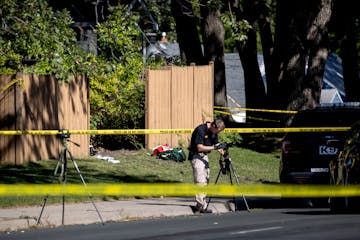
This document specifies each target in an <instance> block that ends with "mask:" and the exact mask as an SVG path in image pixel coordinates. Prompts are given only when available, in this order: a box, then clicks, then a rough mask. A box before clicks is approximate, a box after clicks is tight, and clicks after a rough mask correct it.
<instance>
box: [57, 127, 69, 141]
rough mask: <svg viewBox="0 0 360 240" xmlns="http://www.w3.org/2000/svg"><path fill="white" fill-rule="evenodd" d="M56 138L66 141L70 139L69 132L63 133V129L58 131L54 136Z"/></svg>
mask: <svg viewBox="0 0 360 240" xmlns="http://www.w3.org/2000/svg"><path fill="white" fill-rule="evenodd" d="M56 137H57V138H59V139H67V138H70V132H69V130H67V132H66V131H64V130H63V129H60V130H59V133H58V134H56Z"/></svg>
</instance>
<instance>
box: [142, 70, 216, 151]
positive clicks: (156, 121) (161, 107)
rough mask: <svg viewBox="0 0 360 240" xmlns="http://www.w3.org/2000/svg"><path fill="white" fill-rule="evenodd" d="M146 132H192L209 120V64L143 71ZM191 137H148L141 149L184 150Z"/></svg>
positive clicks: (178, 135) (211, 108)
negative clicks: (163, 147)
mask: <svg viewBox="0 0 360 240" xmlns="http://www.w3.org/2000/svg"><path fill="white" fill-rule="evenodd" d="M146 79H147V81H146V109H145V110H146V111H145V116H146V120H145V121H146V129H193V128H194V127H196V126H197V125H199V124H201V123H203V122H205V121H207V120H212V118H213V104H214V100H213V99H214V97H213V96H214V90H213V84H214V80H213V79H214V75H213V64H210V65H207V66H195V65H193V66H187V67H177V66H170V67H166V68H164V69H160V70H151V69H148V70H147V72H146ZM190 137H191V134H149V135H146V137H145V147H146V148H147V149H151V148H153V147H154V146H157V145H160V144H165V143H167V144H169V145H170V146H172V147H175V146H183V147H187V146H188V143H189V140H190Z"/></svg>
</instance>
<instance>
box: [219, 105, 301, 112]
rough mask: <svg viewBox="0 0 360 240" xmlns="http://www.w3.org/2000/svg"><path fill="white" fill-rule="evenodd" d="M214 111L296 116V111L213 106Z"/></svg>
mask: <svg viewBox="0 0 360 240" xmlns="http://www.w3.org/2000/svg"><path fill="white" fill-rule="evenodd" d="M214 108H215V109H216V108H217V109H229V110H241V111H252V112H271V113H287V114H296V113H297V111H291V110H272V109H255V108H239V107H234V108H230V107H221V106H214Z"/></svg>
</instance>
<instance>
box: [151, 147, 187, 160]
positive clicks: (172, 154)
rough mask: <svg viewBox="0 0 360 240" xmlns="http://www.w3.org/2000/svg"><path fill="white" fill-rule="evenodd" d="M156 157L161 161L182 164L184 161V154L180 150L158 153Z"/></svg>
mask: <svg viewBox="0 0 360 240" xmlns="http://www.w3.org/2000/svg"><path fill="white" fill-rule="evenodd" d="M157 157H158V158H159V159H163V160H174V161H176V162H183V161H185V160H186V154H185V152H184V150H183V149H182V148H180V147H179V148H173V149H171V150H168V151H164V152H159V153H158V155H157Z"/></svg>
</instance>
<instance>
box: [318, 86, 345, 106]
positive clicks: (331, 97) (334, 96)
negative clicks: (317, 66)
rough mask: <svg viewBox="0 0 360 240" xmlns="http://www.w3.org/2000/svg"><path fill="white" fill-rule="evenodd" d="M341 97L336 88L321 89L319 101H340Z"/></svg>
mask: <svg viewBox="0 0 360 240" xmlns="http://www.w3.org/2000/svg"><path fill="white" fill-rule="evenodd" d="M342 102H343V101H342V98H341V96H340V94H339V92H338V90H337V89H336V88H332V89H322V90H321V96H320V103H342Z"/></svg>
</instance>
